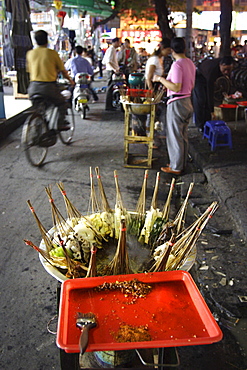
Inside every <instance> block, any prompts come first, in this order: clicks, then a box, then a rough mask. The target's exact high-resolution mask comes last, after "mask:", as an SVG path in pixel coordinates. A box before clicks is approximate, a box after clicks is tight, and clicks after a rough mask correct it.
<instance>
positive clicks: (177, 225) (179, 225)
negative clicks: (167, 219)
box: [173, 182, 194, 235]
mask: <svg viewBox="0 0 247 370" xmlns="http://www.w3.org/2000/svg"><path fill="white" fill-rule="evenodd" d="M193 187H194V183H193V182H192V183H191V184H190V186H189V189H188V191H187V194H186V197H185V199H184V201H183V204H182V206H181V208H180V210H179V211H178V213H177V216H176V217H175V219H174V221H173V225H174V226H173V232H174V233H175V234H176V235H178V234H179V233H180V232H181V231H182V230H183V228H184V223H185V214H186V210H187V206H188V200H189V197H190V195H191V192H192V189H193Z"/></svg>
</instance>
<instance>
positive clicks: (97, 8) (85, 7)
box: [63, 0, 112, 17]
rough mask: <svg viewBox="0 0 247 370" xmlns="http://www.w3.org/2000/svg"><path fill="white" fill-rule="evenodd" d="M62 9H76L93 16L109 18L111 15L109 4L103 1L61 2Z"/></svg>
mask: <svg viewBox="0 0 247 370" xmlns="http://www.w3.org/2000/svg"><path fill="white" fill-rule="evenodd" d="M63 7H73V8H77V9H79V10H82V11H87V12H88V13H90V14H91V15H95V16H96V15H98V16H102V17H109V16H110V15H111V14H112V9H111V6H110V4H107V3H106V2H105V1H104V0H63Z"/></svg>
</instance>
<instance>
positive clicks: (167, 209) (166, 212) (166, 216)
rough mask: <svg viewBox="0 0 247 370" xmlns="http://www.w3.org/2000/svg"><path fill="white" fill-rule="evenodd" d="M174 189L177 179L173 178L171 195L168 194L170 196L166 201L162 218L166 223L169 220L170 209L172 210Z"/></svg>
mask: <svg viewBox="0 0 247 370" xmlns="http://www.w3.org/2000/svg"><path fill="white" fill-rule="evenodd" d="M174 188H175V179H174V178H173V179H172V181H171V185H170V189H169V193H168V196H167V199H166V203H165V205H164V208H163V211H162V218H163V219H164V220H165V221H168V220H169V215H170V208H171V199H172V193H173V190H174Z"/></svg>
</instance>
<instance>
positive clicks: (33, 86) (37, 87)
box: [28, 81, 67, 123]
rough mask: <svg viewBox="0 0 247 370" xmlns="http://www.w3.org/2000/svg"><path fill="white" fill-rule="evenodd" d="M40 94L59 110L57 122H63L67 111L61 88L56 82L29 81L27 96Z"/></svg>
mask: <svg viewBox="0 0 247 370" xmlns="http://www.w3.org/2000/svg"><path fill="white" fill-rule="evenodd" d="M36 94H38V95H42V96H44V98H45V99H49V100H50V101H51V102H52V103H53V104H54V105H55V106H56V107H58V111H59V118H58V121H59V123H63V122H64V118H65V115H66V112H67V107H66V104H65V98H64V97H63V95H62V94H61V90H60V88H59V86H58V85H57V83H56V82H40V81H31V82H30V85H29V87H28V95H29V98H30V99H32V96H33V95H36Z"/></svg>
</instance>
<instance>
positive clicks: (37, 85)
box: [26, 30, 75, 131]
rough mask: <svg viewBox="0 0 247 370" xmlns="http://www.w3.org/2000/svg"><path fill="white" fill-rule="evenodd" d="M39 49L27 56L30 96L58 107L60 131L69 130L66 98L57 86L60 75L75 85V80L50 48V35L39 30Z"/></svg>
mask: <svg viewBox="0 0 247 370" xmlns="http://www.w3.org/2000/svg"><path fill="white" fill-rule="evenodd" d="M34 38H35V41H36V42H37V44H38V47H37V48H34V49H33V50H29V51H28V52H27V54H26V69H27V72H29V75H30V84H29V87H28V94H29V97H30V99H32V96H33V95H36V94H39V95H43V96H44V98H48V99H49V100H50V101H51V102H52V103H53V104H55V106H57V107H58V111H59V117H58V129H59V130H60V131H65V130H69V126H68V125H69V123H68V122H66V121H65V115H66V112H67V107H66V104H65V98H64V97H63V95H62V94H61V90H60V88H59V86H58V84H57V77H58V74H59V73H61V74H62V75H63V77H64V78H65V79H66V80H68V81H69V82H70V84H71V85H74V84H75V83H74V81H73V79H72V78H71V77H70V76H69V74H68V71H66V69H65V67H64V64H63V62H62V60H61V59H60V57H59V55H58V53H57V52H56V51H55V50H52V49H49V48H48V33H47V32H46V31H44V30H38V31H36V32H35V34H34Z"/></svg>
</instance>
